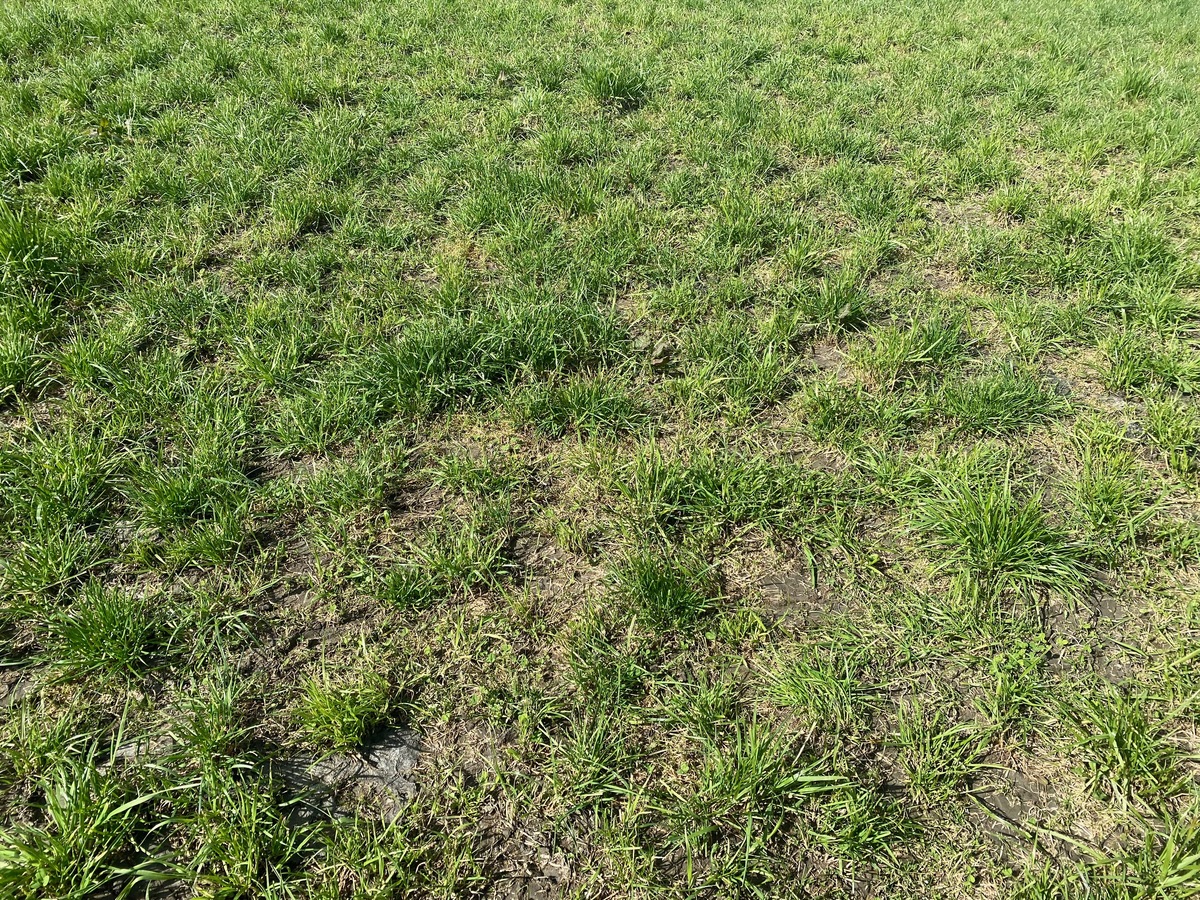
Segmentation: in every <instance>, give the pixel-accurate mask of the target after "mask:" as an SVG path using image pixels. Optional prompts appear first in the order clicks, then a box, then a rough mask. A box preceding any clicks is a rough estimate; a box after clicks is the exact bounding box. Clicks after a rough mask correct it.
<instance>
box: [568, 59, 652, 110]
mask: <svg viewBox="0 0 1200 900" xmlns="http://www.w3.org/2000/svg"><path fill="white" fill-rule="evenodd" d="M580 80H581V83H582V84H583V90H584V92H585V93H586V94H587V95H588V96H589V97H591V98H592V99H593V100H595V101H596V102H597V103H600V104H603V105H605V106H611V107H613V108H615V109H618V110H621V111H623V112H627V111H630V110H634V109H638V108H639V107H641V106H644V105H645V104H646V102H647V101H648V100H649V99H650V79H649V77H648V75H647V74H646V72H645V70H644V69H643V68H642V67H640V66H638V65H635V64H633V63H631V62H628V61H624V60H618V59H605V60H598V61H596V62H593V63H591V64H589V65H587V66H585V67H584V69H583V71H582V73H581V74H580Z"/></svg>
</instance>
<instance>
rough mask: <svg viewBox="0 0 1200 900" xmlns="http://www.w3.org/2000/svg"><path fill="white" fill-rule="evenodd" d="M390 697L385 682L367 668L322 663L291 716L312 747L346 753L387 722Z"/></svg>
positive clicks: (311, 677) (390, 707)
mask: <svg viewBox="0 0 1200 900" xmlns="http://www.w3.org/2000/svg"><path fill="white" fill-rule="evenodd" d="M392 697H393V690H392V686H391V685H390V684H389V683H388V680H387V678H385V677H384V676H383V675H382V674H380V673H379V672H377V671H375V670H374V669H372V668H370V667H365V668H360V669H359V670H358V671H353V670H351V671H346V670H344V669H339V670H335V669H334V668H333V667H332V666H331V665H329V664H328V663H323V664H322V666H321V670H320V671H319V672H318V673H317V674H315V675H312V676H310V677H309V678H308V679H307V680H306V681H305V682H304V685H303V693H302V695H301V699H300V702H299V703H298V704H297V706H296V708H295V709H294V710H293V716H294V717H295V721H296V724H297V725H298V726H299V727H300V729H301V732H302V733H303V735H304V737H305V739H306V740H308V741H309V742H310V743H312V744H313V745H314V746H317V747H321V748H323V749H329V750H347V749H350V748H352V747H357V746H359V745H360V744H361V743H362V742H363V740H364V739H366V738H367V736H368V735H370V733H371V732H372V731H374V730H375V729H376V728H378V727H379V726H380V725H382V724H383V723H384V722H385V721H386V720H387V718H388V715H389V713H390V712H391V709H392Z"/></svg>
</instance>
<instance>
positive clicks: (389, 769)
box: [270, 728, 421, 821]
mask: <svg viewBox="0 0 1200 900" xmlns="http://www.w3.org/2000/svg"><path fill="white" fill-rule="evenodd" d="M420 760H421V742H420V739H419V738H418V737H417V736H416V735H415V734H414V733H413V732H411V731H407V730H405V729H400V728H393V729H388V730H387V731H385V732H383V733H382V734H380V735H379V736H378V737H377V738H375V739H374V740H372V741H371V742H370V743H368V744H365V745H364V746H363V747H362V748H361V750H360V751H359V752H357V753H334V754H332V755H330V756H324V757H304V756H297V757H291V758H285V759H280V760H275V761H274V762H272V763H271V766H270V772H271V775H272V776H273V777H275V778H278V779H279V780H280V781H281V782H282V783H283V786H284V788H285V790H286V791H287V792H288V793H289V794H291V795H293V796H294V797H295V798H296V799H297V800H298V801H300V804H299V808H300V812H299V816H300V817H301V818H312V817H316V816H326V817H332V816H338V815H344V814H346V813H349V812H351V811H352V810H354V809H359V810H369V811H372V812H374V813H376V814H377V815H378V816H379V818H381V819H383V820H384V821H392V820H394V819H395V818H396V817H397V816H398V815H399V814H400V812H401V811H402V810H403V809H404V807H405V805H407V804H408V803H409V802H411V801H412V800H413V799H414V798H415V797H416V796H417V793H418V788H417V784H416V782H415V781H414V780H413V778H412V777H411V776H412V773H413V772H414V770H415V769H416V768H417V765H418V764H419V763H420Z"/></svg>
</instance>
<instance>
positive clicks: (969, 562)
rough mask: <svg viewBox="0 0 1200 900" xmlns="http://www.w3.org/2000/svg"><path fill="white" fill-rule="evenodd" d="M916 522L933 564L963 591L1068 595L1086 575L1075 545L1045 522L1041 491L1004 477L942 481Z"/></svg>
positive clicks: (973, 594) (1086, 566)
mask: <svg viewBox="0 0 1200 900" xmlns="http://www.w3.org/2000/svg"><path fill="white" fill-rule="evenodd" d="M938 487H939V489H940V490H939V493H938V494H937V495H935V496H933V497H931V498H928V499H926V500H925V501H924V502H923V503H922V504H921V505H920V507H919V508H918V510H917V513H916V524H917V527H918V528H920V529H921V530H922V531H923V532H925V533H926V534H927V535H928V536H929V538H930V539H931V541H932V546H933V547H934V548H936V550H937V553H938V562H937V563H936V564H935V565H934V571H935V572H939V573H949V574H950V575H951V577H952V579H953V584H954V586H955V588H956V589H958V590H960V591H962V592H963V593H964V594H965V595H966V596H971V597H979V598H988V597H995V596H999V595H1001V594H1003V593H1005V592H1009V591H1011V592H1014V593H1016V594H1029V593H1036V592H1042V591H1045V592H1050V593H1054V594H1058V595H1060V596H1068V597H1069V596H1074V595H1075V594H1076V593H1077V592H1079V591H1080V590H1082V589H1084V588H1085V587H1086V586H1087V584H1088V582H1089V572H1090V566H1089V564H1088V562H1087V559H1086V556H1085V553H1084V548H1083V546H1082V545H1081V544H1080V543H1079V542H1077V541H1074V540H1072V539H1071V538H1070V537H1069V536H1068V535H1067V534H1066V533H1065V532H1063V531H1062V530H1061V529H1060V528H1058V527H1056V526H1055V525H1053V524H1052V523H1051V522H1050V521H1049V520H1048V518H1047V516H1046V513H1045V511H1044V510H1043V509H1042V504H1041V498H1040V497H1039V496H1037V495H1029V496H1026V497H1024V498H1022V497H1021V496H1020V495H1019V494H1018V493H1015V492H1014V490H1013V488H1014V484H1013V483H1012V481H1011V480H1010V479H1009V478H1007V477H1006V478H1004V479H1002V480H996V481H991V482H989V483H986V484H978V483H971V482H968V481H966V480H963V479H955V480H944V481H942V482H941V483H940V484H939V485H938Z"/></svg>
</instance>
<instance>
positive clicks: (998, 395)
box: [945, 366, 1064, 435]
mask: <svg viewBox="0 0 1200 900" xmlns="http://www.w3.org/2000/svg"><path fill="white" fill-rule="evenodd" d="M945 409H946V412H947V413H949V414H950V416H951V417H952V418H953V419H955V421H956V422H957V423H958V427H959V428H961V429H962V430H964V431H966V432H969V433H973V434H994V435H1002V434H1010V433H1012V432H1014V431H1019V430H1021V429H1025V428H1029V427H1030V426H1033V425H1037V424H1039V423H1041V422H1045V421H1047V420H1049V419H1050V418H1052V417H1053V416H1054V415H1056V414H1057V413H1059V412H1061V411H1062V410H1063V409H1064V404H1063V403H1062V401H1061V399H1060V398H1059V397H1058V395H1057V394H1055V393H1054V391H1053V389H1051V388H1049V387H1047V386H1045V385H1044V384H1042V383H1040V382H1039V381H1038V380H1037V379H1036V378H1035V377H1033V375H1031V374H1030V373H1028V372H1025V371H1023V370H1020V369H1017V368H1015V367H1011V366H1004V367H1001V368H999V369H997V370H995V371H992V372H985V373H983V374H980V375H977V376H975V377H974V378H970V379H967V380H965V381H954V382H951V383H950V384H949V385H948V386H947V387H946V392H945Z"/></svg>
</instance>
